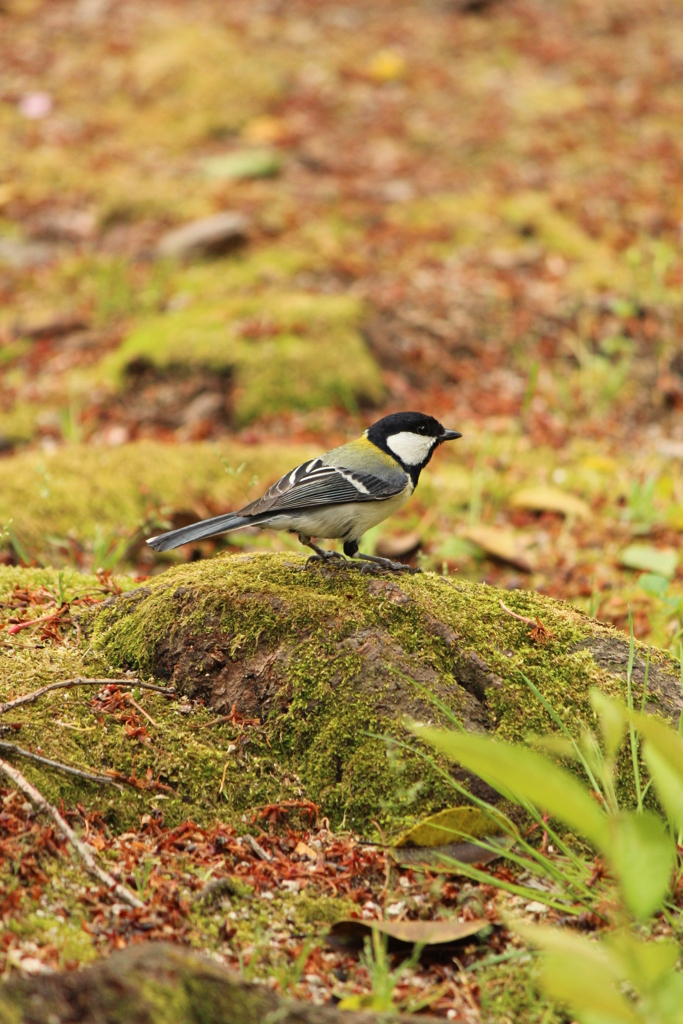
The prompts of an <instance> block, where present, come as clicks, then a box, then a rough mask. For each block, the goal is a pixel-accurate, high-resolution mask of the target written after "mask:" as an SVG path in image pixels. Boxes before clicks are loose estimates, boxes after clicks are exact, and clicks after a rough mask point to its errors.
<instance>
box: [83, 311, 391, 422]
mask: <svg viewBox="0 0 683 1024" xmlns="http://www.w3.org/2000/svg"><path fill="white" fill-rule="evenodd" d="M360 313H361V310H360V305H359V304H358V302H356V301H355V300H352V299H348V298H347V297H344V296H313V295H308V294H296V293H293V294H287V293H284V294H283V293H278V292H273V291H270V292H265V293H263V294H261V295H258V296H251V297H241V298H233V299H232V300H226V301H225V302H223V303H222V304H220V305H216V306H210V305H209V306H198V307H191V308H190V309H187V310H183V311H180V312H177V313H170V314H166V315H164V316H159V317H155V318H153V319H151V320H149V321H147V323H144V324H142V325H141V326H140V327H138V328H137V329H136V330H135V331H133V333H132V334H131V335H129V337H128V338H127V339H126V341H124V343H123V344H122V345H121V346H120V347H119V348H118V349H117V351H116V352H115V353H113V355H111V356H109V357H108V358H107V359H106V360H105V361H104V363H103V364H102V365H101V367H100V371H99V372H100V373H101V375H102V376H103V377H104V378H109V379H111V380H114V381H116V382H117V384H118V386H119V387H122V386H125V382H126V369H127V367H129V366H130V365H131V364H133V363H140V362H142V363H147V364H149V365H150V366H154V367H156V368H157V369H158V370H160V371H163V370H164V369H168V368H170V367H176V366H183V367H193V368H198V367H202V368H209V369H211V370H214V371H216V372H219V373H230V374H231V375H233V376H234V384H235V397H234V408H235V417H236V419H237V421H238V422H239V423H247V422H249V421H251V420H253V419H256V418H257V417H259V416H262V415H264V414H268V413H273V412H280V411H282V410H283V409H315V408H322V407H325V406H328V405H341V406H343V407H345V408H347V409H355V408H356V407H357V406H358V404H359V403H373V404H374V403H377V402H379V401H380V400H381V398H382V394H383V388H382V383H381V378H380V374H379V370H378V368H377V366H376V364H375V363H374V360H373V359H372V357H371V356H370V353H369V352H368V349H367V347H366V345H365V342H364V341H363V339H362V337H361V335H360V333H359V332H358V329H357V323H358V320H359V318H360ZM253 318H259V319H261V320H263V321H264V323H265V324H266V333H265V336H263V337H257V338H249V337H247V336H245V335H247V334H248V328H245V327H244V326H243V325H244V321H245V320H249V319H253Z"/></svg>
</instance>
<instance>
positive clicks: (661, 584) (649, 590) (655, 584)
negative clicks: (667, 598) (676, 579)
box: [638, 572, 669, 597]
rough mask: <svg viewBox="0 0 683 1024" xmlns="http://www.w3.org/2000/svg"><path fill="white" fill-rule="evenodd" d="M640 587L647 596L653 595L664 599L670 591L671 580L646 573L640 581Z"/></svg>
mask: <svg viewBox="0 0 683 1024" xmlns="http://www.w3.org/2000/svg"><path fill="white" fill-rule="evenodd" d="M638 586H639V587H640V589H641V590H644V591H645V593H646V594H652V595H653V597H664V595H665V594H666V592H667V590H668V589H669V580H668V579H667V578H666V576H658V575H657V574H656V573H654V572H646V573H643V575H642V576H641V577H640V579H639V580H638Z"/></svg>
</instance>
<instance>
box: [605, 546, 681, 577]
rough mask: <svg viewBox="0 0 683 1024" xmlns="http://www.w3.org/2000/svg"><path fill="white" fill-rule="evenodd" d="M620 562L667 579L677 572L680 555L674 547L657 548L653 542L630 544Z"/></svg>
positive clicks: (622, 553) (622, 554)
mask: <svg viewBox="0 0 683 1024" xmlns="http://www.w3.org/2000/svg"><path fill="white" fill-rule="evenodd" d="M619 564H620V565H623V566H625V568H627V569H644V570H645V572H649V573H654V574H655V575H657V576H665V577H666V578H667V579H669V580H670V579H671V577H672V576H673V575H674V573H675V572H676V566H677V565H678V555H677V553H676V551H674V549H673V548H655V547H653V546H652V544H629V546H628V547H627V548H624V550H623V551H622V552H621V555H620V556H619Z"/></svg>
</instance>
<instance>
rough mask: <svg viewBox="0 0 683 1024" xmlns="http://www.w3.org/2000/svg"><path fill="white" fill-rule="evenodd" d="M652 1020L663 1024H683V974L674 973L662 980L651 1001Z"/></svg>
mask: <svg viewBox="0 0 683 1024" xmlns="http://www.w3.org/2000/svg"><path fill="white" fill-rule="evenodd" d="M649 1002H650V1004H651V1006H652V1010H653V1013H652V1016H651V1019H652V1020H656V1021H661V1024H683V974H682V973H681V972H680V971H676V972H675V973H674V972H673V971H672V972H671V973H670V974H669V975H668V976H667V977H666V978H662V980H661V982H660V983H659V985H658V986H657V988H656V990H655V991H654V992H652V994H651V995H650V1000H649Z"/></svg>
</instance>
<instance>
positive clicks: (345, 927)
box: [325, 919, 491, 952]
mask: <svg viewBox="0 0 683 1024" xmlns="http://www.w3.org/2000/svg"><path fill="white" fill-rule="evenodd" d="M490 927H491V925H490V922H489V921H486V920H485V919H478V920H475V921H358V920H346V921H338V922H337V923H336V924H335V925H333V926H332V928H331V929H330V931H329V932H328V934H327V935H326V936H325V941H326V942H327V944H328V946H332V948H333V949H339V950H342V951H345V952H347V951H352V950H361V949H363V946H364V944H365V940H366V938H367V937H368V936H371V935H372V932H373V929H374V928H376V929H377V930H378V931H379V932H381V934H382V935H386V936H387V938H388V940H389V941H388V948H389V952H398V951H401V950H405V949H406V947H412V946H415V945H417V944H418V943H419V944H420V945H424V946H431V947H434V946H452V945H455V943H457V942H462V940H463V939H468V938H469V937H470V936H471V935H476V934H477V933H478V932H481V931H483V930H484V928H490Z"/></svg>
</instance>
